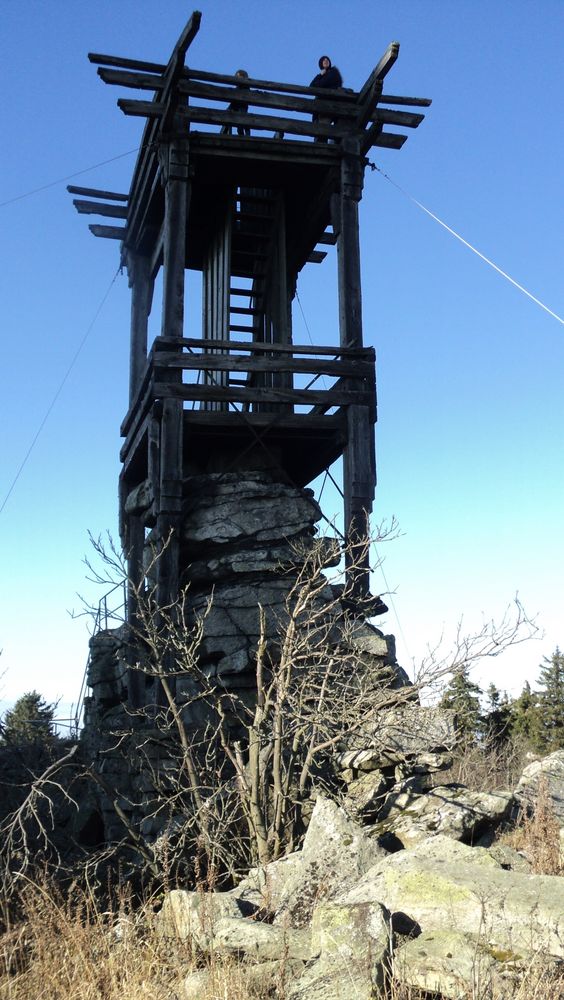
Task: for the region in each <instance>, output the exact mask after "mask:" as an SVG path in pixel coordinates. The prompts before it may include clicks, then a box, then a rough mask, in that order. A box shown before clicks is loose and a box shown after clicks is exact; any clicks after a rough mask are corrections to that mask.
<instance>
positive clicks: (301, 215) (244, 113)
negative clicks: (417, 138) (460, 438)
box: [69, 12, 431, 614]
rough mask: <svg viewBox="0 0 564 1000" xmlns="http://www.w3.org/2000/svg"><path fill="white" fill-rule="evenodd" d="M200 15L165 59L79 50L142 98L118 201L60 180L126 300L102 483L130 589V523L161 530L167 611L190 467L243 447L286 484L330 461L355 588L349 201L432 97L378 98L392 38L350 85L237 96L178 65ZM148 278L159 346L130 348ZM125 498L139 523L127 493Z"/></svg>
mask: <svg viewBox="0 0 564 1000" xmlns="http://www.w3.org/2000/svg"><path fill="white" fill-rule="evenodd" d="M200 20H201V16H200V14H199V13H198V12H195V13H194V14H193V15H192V17H191V18H190V20H189V22H188V24H187V25H186V27H185V29H184V31H183V32H182V34H181V36H180V38H179V40H178V42H177V44H176V46H175V47H174V50H173V52H172V55H171V57H170V59H169V61H168V63H167V65H166V66H165V65H160V64H155V63H151V62H144V61H139V60H132V59H126V58H121V57H118V56H110V55H100V54H90V56H89V58H90V60H91V62H93V63H94V64H95V65H97V66H98V67H99V68H98V74H99V76H100V77H101V79H102V80H103V81H104V82H105V83H108V84H112V85H114V86H118V87H121V88H126V89H127V90H131V89H133V90H137V91H140V92H141V93H140V95H138V96H136V97H135V98H133V99H132V98H131V97H121V98H120V99H119V100H118V105H119V107H120V108H121V110H122V111H123V112H124V113H125V114H127V115H137V116H140V117H142V118H145V119H146V124H145V128H144V132H143V138H142V141H141V145H140V149H139V154H138V158H137V163H136V166H135V170H134V173H133V179H132V183H131V188H130V191H129V194H127V195H126V194H117V193H112V192H108V191H100V190H92V189H86V188H78V187H74V186H73V187H69V191H70V192H71V193H72V194H73V195H75V196H77V197H76V198H75V201H74V204H75V206H76V208H77V209H78V211H79V212H81V213H86V214H94V215H96V214H97V215H100V216H104V217H105V222H104V223H103V224H98V223H97V224H94V225H91V226H90V229H91V230H92V232H93V233H94V235H96V236H99V237H106V238H110V239H114V240H119V241H120V242H121V254H122V262H123V263H124V265H125V266H126V267H127V271H128V275H129V282H130V287H131V290H132V311H131V363H130V382H129V409H128V412H127V414H126V416H125V419H124V421H123V424H122V428H121V431H122V435H123V437H124V439H125V440H124V444H123V447H122V449H121V459H122V462H123V469H122V473H121V478H120V523H121V532H122V539H123V542H124V546H125V549H126V551H127V553H128V556H129V568H130V572H131V577H132V579H133V580H134V581H135V580H140V579H141V578H142V574H143V569H142V564H143V547H144V543H145V536H146V532H147V530H148V528H151V529H152V530H153V531H154V532H156V534H157V537H159V538H161V539H168V538H169V537H170V543H169V544H168V546H167V548H166V552H165V554H164V557H163V558H162V559H161V560H160V562H159V567H158V573H159V576H158V589H157V596H158V600H159V602H163V603H165V602H168V601H170V600H174V597H175V595H176V594H177V592H178V586H179V579H180V575H181V572H182V567H181V566H180V565H179V552H180V548H179V544H178V543H177V541H176V538H177V537H178V532H179V519H180V518H181V508H182V502H183V481H184V480H185V479H186V477H187V475H188V474H189V473H190V474H192V473H193V472H194V471H196V472H202V473H205V472H206V471H213V472H218V471H236V470H237V468H238V467H243V468H244V467H245V465H244V463H245V461H247V460H248V458H249V455H251V454H253V455H254V456H255V458H256V455H257V453H260V454H262V455H263V458H264V460H265V461H268V462H269V463H270V465H271V467H274V468H276V469H278V470H279V472H280V475H282V476H283V477H285V478H286V480H289V481H291V482H292V483H295V484H296V485H297V486H299V487H302V486H304V485H306V484H307V483H309V482H311V481H312V480H313V479H314V478H315V477H316V476H317V475H318V474H319V473H320V472H322V470H324V469H325V468H327V467H328V466H329V465H330V464H331V463H332V462H333V461H335V460H336V459H337V458H339V456H341V455H342V456H343V492H344V523H345V530H346V534H347V538H348V540H349V541H350V542H352V543H354V544H356V546H357V549H356V555H354V556H353V558H352V559H351V560H350V561H349V566H348V575H349V580H348V583H349V587H350V590H351V591H352V592H353V593H356V594H357V595H359V596H364V595H366V594H367V593H368V588H369V583H368V577H369V568H368V555H367V553H366V552H365V551H363V544H362V543H363V540H364V539H365V538H366V537H367V533H368V516H369V513H370V511H371V508H372V502H373V498H374V489H375V482H376V472H375V457H374V424H375V420H376V391H375V354H374V349H373V348H372V347H365V346H364V344H363V335H362V309H361V282H360V249H359V224H358V205H359V201H360V199H361V196H362V186H363V174H364V169H365V166H366V163H367V160H366V155H367V153H368V151H369V150H370V149H371V147H372V146H380V147H386V148H391V149H400V148H401V147H402V145H403V143H404V142H405V140H406V138H407V136H406V135H404V134H399V133H398V132H392V131H389V130H387V129H386V126H387V125H390V126H392V127H393V126H404V127H406V128H416V127H417V126H418V125H419V124H420V122H421V121H422V119H423V117H424V116H423V114H422V113H420V112H418V111H414V110H405V107H406V106H407V107H409V106H412V107H418V108H421V107H425V106H428V105H429V104H430V103H431V102H430V101H429V100H427V99H424V98H412V97H398V96H393V95H389V94H387V95H386V94H383V92H382V90H383V81H384V79H385V77H386V75H387V74H388V72H389V70H390V69H391V68H392V66H393V65H394V63H395V61H396V59H397V57H398V52H399V45H398V43H396V42H393V43H392V44H391V45H390V46H389V47H388V49H387V50H386V52H385V53H384V55H383V56H382V58H381V59H380V61H379V62H378V64H377V66H376V67H375V69H374V70H373V72H372V73H371V74H370V76H369V78H368V79H367V81H366V83H365V84H364V86H363V87H362V89H361V90H360V91H359V92H355V91H352V90H346V89H340V90H327V89H326V90H321V89H319V90H315V89H312V88H310V87H304V86H299V85H296V84H290V83H279V82H274V81H270V80H257V79H252V78H249V79H246V80H244V81H243V83H244V86H241V82H242V81H241V79H240V78H239V77H237V76H234V75H231V74H220V73H214V72H208V71H203V70H196V69H193V68H191V67H189V66H186V65H185V56H186V53H187V50H188V48H189V46H190V44H191V43H192V41H193V40H194V38H195V37H196V35H197V32H198V30H199V26H200ZM239 133H241V134H239ZM334 244H336V247H337V254H338V293H339V315H338V319H337V318H336V322H335V335H334V336H328V341H329V342H328V344H327V345H325V346H322V347H314V346H312V345H304V344H295V343H294V341H293V337H292V313H291V303H292V299H293V298H294V295H295V291H296V283H297V279H298V274H299V273H300V271H301V270H302V269H303V268H304V267H305V266H307V265H310V264H311V265H319V264H321V263H322V262H323V260H324V258H325V257H326V254H327V248H328V247H329V246H331V245H334ZM161 269H162V319H161V326H160V336H157V337H156V338H155V339H154V341H153V343H150V344H149V343H148V317H149V313H150V311H151V304H152V298H153V289H154V284H155V279H156V278H157V275H158V273H159V271H160V270H161ZM186 269H194V270H196V271H200V272H201V273H202V315H201V316H200V315H193V312H194V311H195V310H194V309H193V307H192V303H191V302H190V301H188V297H187V296H186V297H185V272H186ZM185 299H186V300H185ZM198 311H199V310H198ZM337 330H338V332H337ZM143 489H145V490H146V491H148V492H149V494H150V505H149V509H148V513H147V511H146V512H145V513H144V514H143V515H141V514H140V513H139V511H138V509H137V508H135V505H134V504H133V505H132V504H131V502H129V503H128V498H130V497H131V496H133V495H135V491H137V492H139V491H140V490H143ZM134 611H135V609H134V607H131V608H130V613H131V614H133V613H134Z"/></svg>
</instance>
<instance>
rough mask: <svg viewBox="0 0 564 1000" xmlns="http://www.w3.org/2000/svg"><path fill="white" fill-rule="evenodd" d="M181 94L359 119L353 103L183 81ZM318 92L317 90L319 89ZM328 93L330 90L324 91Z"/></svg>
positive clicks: (251, 105) (204, 98)
mask: <svg viewBox="0 0 564 1000" xmlns="http://www.w3.org/2000/svg"><path fill="white" fill-rule="evenodd" d="M178 89H179V92H180V93H181V94H183V95H185V96H186V97H197V98H199V99H201V100H210V101H225V102H228V103H229V102H230V101H240V102H241V103H243V104H248V105H249V106H250V107H259V108H273V109H275V110H279V111H295V112H297V113H298V114H306V115H311V114H314V113H315V114H318V113H319V114H324V115H332V116H334V117H336V118H337V117H338V118H344V119H347V118H351V119H352V118H354V117H356V109H355V107H354V105H352V104H345V103H343V102H342V101H338V100H337V101H336V100H331V99H330V98H327V97H325V98H323V97H313V96H310V97H309V98H305V97H288V96H286V95H284V94H275V93H269V92H267V91H261V90H254V89H252V88H247V87H244V88H243V87H233V88H231V87H214V86H213V85H210V84H202V83H191V82H187V81H183V80H181V81H180V83H179V87H178ZM316 89H317V88H316ZM324 93H325V94H327V93H329V91H328V90H325V91H324Z"/></svg>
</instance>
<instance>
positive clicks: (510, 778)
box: [435, 740, 529, 792]
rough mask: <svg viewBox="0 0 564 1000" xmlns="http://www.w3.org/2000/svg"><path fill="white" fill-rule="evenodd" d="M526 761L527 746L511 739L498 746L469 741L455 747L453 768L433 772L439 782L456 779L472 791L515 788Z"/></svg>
mask: <svg viewBox="0 0 564 1000" xmlns="http://www.w3.org/2000/svg"><path fill="white" fill-rule="evenodd" d="M527 763H529V760H528V758H527V747H526V746H525V744H523V743H520V742H518V741H514V740H510V741H508V742H507V743H506V744H505V745H502V746H501V747H498V746H495V745H492V744H489V743H485V744H481V743H476V742H468V743H464V744H462V745H461V746H460V747H458V748H457V750H456V751H455V754H454V761H453V764H452V767H450V768H449V769H448V771H439V772H438V773H437V774H436V775H435V781H436V782H437V783H438V784H448V783H449V782H455V783H457V784H461V785H466V786H467V788H470V789H471V790H472V791H475V792H495V791H498V790H499V789H507V788H514V787H515V785H516V784H517V782H518V780H519V778H520V777H521V774H522V773H523V768H524V767H525V766H526V764H527Z"/></svg>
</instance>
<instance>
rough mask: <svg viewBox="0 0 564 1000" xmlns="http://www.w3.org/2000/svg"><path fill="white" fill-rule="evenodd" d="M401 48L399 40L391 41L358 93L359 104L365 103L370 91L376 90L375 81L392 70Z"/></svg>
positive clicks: (381, 78)
mask: <svg viewBox="0 0 564 1000" xmlns="http://www.w3.org/2000/svg"><path fill="white" fill-rule="evenodd" d="M399 50H400V44H399V42H390V44H389V45H388V48H387V49H386V51H385V52H384V55H383V56H382V58H381V59H380V60H379V61H378V63H377V64H376V66H375V67H374V69H373V70H372V72H371V74H370V76H369V77H368V79H367V81H366V83H365V84H364V86H363V88H362V90H361V91H360V93H359V95H358V103H359V105H363V104H364V103H365V102H366V100H367V98H369V95H370V93H371V92H372V91H373V90H374V84H375V82H376V81H377V80H380V81H381V80H383V79H384V77H385V76H386V75H387V74H388V73H389V72H390V70H391V68H392V66H393V65H394V63H395V61H396V59H397V57H398V56H399Z"/></svg>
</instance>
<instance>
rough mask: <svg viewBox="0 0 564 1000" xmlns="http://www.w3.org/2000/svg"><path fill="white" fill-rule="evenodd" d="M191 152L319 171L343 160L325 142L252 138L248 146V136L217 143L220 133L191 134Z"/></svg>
mask: <svg viewBox="0 0 564 1000" xmlns="http://www.w3.org/2000/svg"><path fill="white" fill-rule="evenodd" d="M190 149H191V152H192V155H194V154H197V153H198V152H199V151H200V150H201V151H202V152H208V150H209V151H212V152H213V155H214V156H219V157H226V158H229V157H232V158H235V159H237V160H241V159H248V160H251V161H252V162H253V163H255V162H256V161H257V160H267V161H268V162H272V159H273V158H274V157H276V159H278V160H280V161H284V160H288V161H290V162H291V163H292V164H300V165H302V164H303V165H305V164H310V163H311V164H313V165H315V166H317V167H319V166H329V167H330V166H335V167H336V166H337V165H338V163H339V160H340V149H339V146H338V145H337V144H334V143H325V142H323V143H319V142H318V143H315V144H314V143H310V142H303V141H299V140H297V139H290V138H285V139H276V138H275V137H274V136H273V137H272V138H268V139H266V138H265V139H259V138H258V137H257V138H255V137H254V136H253V141H252V142H249V139H248V137H247V136H241V137H240V136H237V135H222V137H221V143H218V141H217V133H214V132H191V133H190ZM304 221H305V220H304ZM317 228H319V227H317Z"/></svg>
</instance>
